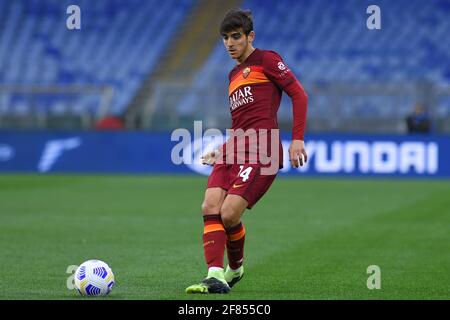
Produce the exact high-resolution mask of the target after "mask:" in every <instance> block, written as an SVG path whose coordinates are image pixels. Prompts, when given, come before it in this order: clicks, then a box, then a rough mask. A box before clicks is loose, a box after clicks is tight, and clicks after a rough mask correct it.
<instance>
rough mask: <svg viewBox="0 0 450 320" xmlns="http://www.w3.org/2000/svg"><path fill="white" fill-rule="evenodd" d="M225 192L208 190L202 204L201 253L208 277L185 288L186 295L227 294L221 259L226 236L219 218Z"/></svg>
mask: <svg viewBox="0 0 450 320" xmlns="http://www.w3.org/2000/svg"><path fill="white" fill-rule="evenodd" d="M225 196H226V190H224V189H222V188H220V187H213V188H208V189H206V191H205V197H204V200H203V203H202V214H203V224H204V228H203V236H202V240H203V253H204V255H205V261H206V264H207V265H208V275H207V276H206V278H205V279H204V280H203V281H201V282H200V283H198V284H195V285H192V286H189V287H188V288H186V292H187V293H227V292H228V291H229V290H230V288H229V287H228V285H227V283H226V281H225V277H224V270H223V259H224V252H225V245H226V241H227V236H226V233H225V228H224V226H223V223H222V219H221V217H220V208H221V206H222V203H223V201H224V199H225Z"/></svg>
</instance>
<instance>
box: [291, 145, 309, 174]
mask: <svg viewBox="0 0 450 320" xmlns="http://www.w3.org/2000/svg"><path fill="white" fill-rule="evenodd" d="M289 160H290V161H291V165H292V166H293V167H294V168H298V167H299V166H303V164H304V163H306V161H308V154H307V153H306V149H305V142H304V141H303V140H292V143H291V146H290V147H289Z"/></svg>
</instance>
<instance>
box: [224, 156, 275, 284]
mask: <svg viewBox="0 0 450 320" xmlns="http://www.w3.org/2000/svg"><path fill="white" fill-rule="evenodd" d="M237 176H238V177H237V178H236V181H234V183H233V184H232V187H231V188H230V189H229V190H228V195H227V197H226V198H225V201H224V204H223V205H222V208H221V216H222V221H223V222H224V225H225V230H226V232H227V256H228V266H227V268H226V270H225V280H226V281H227V283H228V285H229V286H230V287H232V286H233V285H234V284H236V283H237V282H238V281H239V280H241V279H242V277H243V275H244V266H243V260H244V244H245V228H244V225H243V224H242V222H241V217H242V214H243V213H244V211H245V208H248V209H251V208H252V207H253V206H254V205H255V204H256V203H257V202H258V201H259V200H260V199H261V198H262V196H263V195H264V194H265V193H266V192H267V190H268V189H269V188H270V186H271V185H272V183H273V181H274V180H275V177H276V175H261V172H260V168H259V167H258V166H257V165H256V166H255V165H245V166H239V171H238V175H237Z"/></svg>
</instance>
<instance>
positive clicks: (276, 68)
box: [263, 51, 308, 168]
mask: <svg viewBox="0 0 450 320" xmlns="http://www.w3.org/2000/svg"><path fill="white" fill-rule="evenodd" d="M263 68H264V73H265V74H266V75H267V77H268V78H269V79H270V80H271V81H272V82H274V83H275V84H276V85H277V86H278V87H279V88H280V89H281V90H284V91H285V92H286V93H287V94H288V95H289V97H290V98H291V100H292V111H293V115H294V125H293V128H292V143H291V146H290V147H289V159H290V161H291V164H292V166H293V167H296V168H298V167H299V166H302V165H303V164H304V162H306V161H307V159H308V156H307V153H306V149H305V142H304V140H305V139H304V135H305V126H306V112H307V106H308V95H307V94H306V92H305V90H304V89H303V87H302V85H301V84H300V82H299V81H298V80H297V78H296V77H295V75H294V74H293V72H292V71H291V70H290V69H289V67H288V66H286V65H285V63H284V61H283V59H282V58H281V57H280V55H279V54H278V53H276V52H274V51H267V52H266V54H265V55H264V59H263Z"/></svg>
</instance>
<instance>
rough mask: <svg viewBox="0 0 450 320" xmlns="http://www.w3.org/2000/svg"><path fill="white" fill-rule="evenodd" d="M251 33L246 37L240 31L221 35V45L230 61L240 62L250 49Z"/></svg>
mask: <svg viewBox="0 0 450 320" xmlns="http://www.w3.org/2000/svg"><path fill="white" fill-rule="evenodd" d="M252 40H253V31H252V32H251V33H250V34H249V35H248V36H246V35H245V34H244V32H243V30H242V28H241V29H239V30H234V31H231V32H228V33H227V34H224V35H223V44H224V45H225V48H226V49H227V51H228V53H229V54H230V56H231V58H232V59H235V60H238V61H241V60H242V57H244V56H245V55H246V53H247V51H248V50H249V48H250V47H251V42H252Z"/></svg>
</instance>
